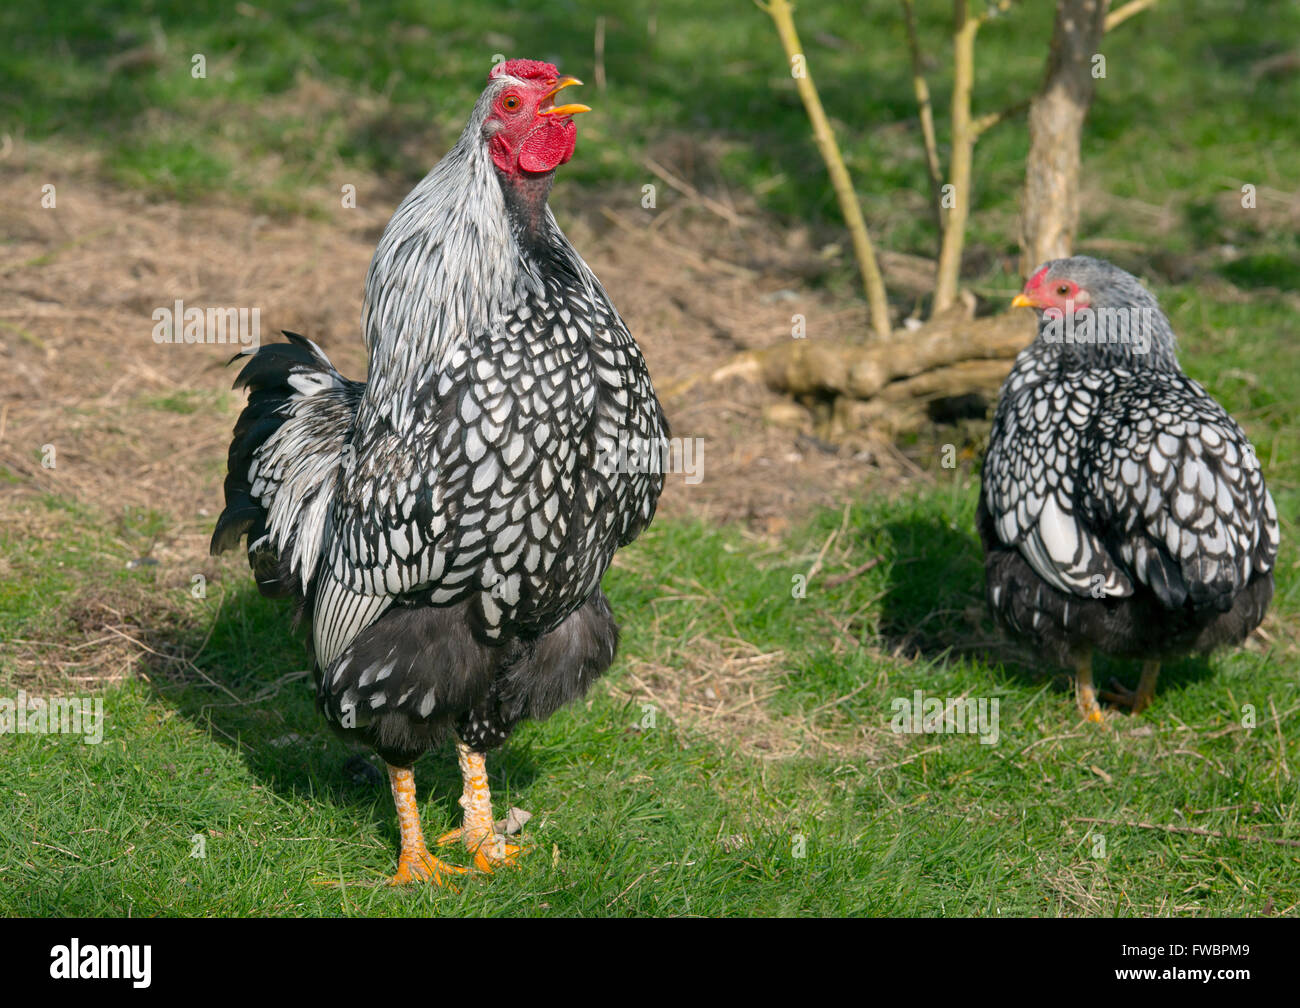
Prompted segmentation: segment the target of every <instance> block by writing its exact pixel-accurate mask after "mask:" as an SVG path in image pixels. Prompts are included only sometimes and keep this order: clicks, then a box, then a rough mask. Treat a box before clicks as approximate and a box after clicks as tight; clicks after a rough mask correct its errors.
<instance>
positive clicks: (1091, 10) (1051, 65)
mask: <svg viewBox="0 0 1300 1008" xmlns="http://www.w3.org/2000/svg"><path fill="white" fill-rule="evenodd" d="M1109 6H1110V0H1057V4H1056V25H1055V27H1054V28H1053V29H1052V48H1051V52H1050V53H1049V54H1048V57H1047V76H1046V79H1045V80H1044V81H1043V86H1042V89H1041V90H1040V91H1039V92H1038V95H1037V96H1036V97H1035V98H1034V101H1033V103H1032V104H1031V105H1030V106H1029V158H1028V160H1027V162H1026V165H1025V193H1024V199H1023V201H1022V203H1021V214H1020V272H1021V274H1022V275H1023V276H1029V274H1030V273H1032V272H1033V270H1034V267H1036V266H1038V265H1039V264H1040V263H1043V262H1045V261H1047V260H1048V259H1058V258H1061V257H1062V256H1068V255H1069V254H1070V251H1071V249H1072V248H1073V246H1074V233H1075V230H1076V228H1077V227H1078V224H1079V141H1080V134H1081V133H1082V130H1083V120H1084V118H1085V117H1086V116H1087V115H1088V106H1090V105H1091V104H1092V95H1093V88H1094V84H1095V81H1094V78H1093V76H1092V74H1093V56H1094V55H1095V54H1096V53H1097V51H1098V50H1099V49H1100V47H1101V38H1102V35H1103V34H1104V32H1105V30H1106V11H1107V8H1108V7H1109Z"/></svg>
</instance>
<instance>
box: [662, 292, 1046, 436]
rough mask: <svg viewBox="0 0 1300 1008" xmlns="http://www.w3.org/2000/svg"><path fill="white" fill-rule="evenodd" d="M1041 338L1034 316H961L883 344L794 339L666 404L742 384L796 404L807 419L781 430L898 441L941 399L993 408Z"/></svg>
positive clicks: (748, 356) (674, 391)
mask: <svg viewBox="0 0 1300 1008" xmlns="http://www.w3.org/2000/svg"><path fill="white" fill-rule="evenodd" d="M1033 338H1034V316H1033V313H1032V312H1028V311H1013V312H1009V313H1007V314H1004V315H992V316H986V317H983V318H970V317H969V316H968V315H967V314H966V313H964V312H959V311H954V312H950V313H948V314H946V315H944V316H943V317H941V318H938V319H935V320H933V321H931V322H929V323H927V324H926V325H924V326H922V327H921V328H919V329H916V330H911V331H909V330H898V331H895V332H894V334H893V335H892V336H891V337H890V338H889V339H888V340H884V341H881V342H875V343H867V344H850V343H843V342H829V341H820V340H791V341H789V342H787V343H781V344H777V345H775V346H770V347H763V348H761V349H757V350H747V351H745V352H744V353H741V354H739V355H737V356H736V357H734V358H732V359H731V360H730V361H728V362H727V363H726V364H724V365H723V366H722V367H719V368H717V369H715V370H714V371H712V372H711V373H706V374H702V375H699V376H696V377H693V378H691V379H688V380H687V381H686V382H683V383H679V384H678V385H677V386H676V387H674V388H669V389H665V398H672V397H674V396H676V395H680V394H682V393H683V392H685V391H686V390H687V389H688V388H690V387H691V386H693V385H695V384H697V383H699V382H700V381H707V382H710V383H715V382H722V381H726V380H728V379H732V378H739V379H741V380H744V381H748V382H753V383H756V384H761V385H764V386H765V387H767V388H768V389H770V390H771V391H773V392H776V393H778V394H780V395H783V396H788V397H790V398H791V399H793V400H794V401H795V402H796V403H797V404H799V406H800V407H802V409H803V410H804V411H806V412H805V414H800V413H799V411H798V410H797V409H793V410H792V409H774V410H768V411H766V413H767V415H768V416H769V417H770V418H771V419H772V420H773V421H774V422H777V423H781V424H783V425H794V426H799V427H804V428H806V427H809V426H811V427H812V428H813V429H815V430H816V431H817V433H818V434H819V436H821V437H824V438H826V439H828V440H844V439H845V438H846V437H851V436H855V435H859V434H862V433H864V432H869V433H870V434H871V435H872V436H875V437H891V438H892V437H896V436H897V435H898V434H900V433H903V432H905V431H908V430H914V429H916V428H918V427H920V426H923V425H924V424H925V423H927V422H928V421H929V420H930V416H931V406H932V405H933V404H934V403H936V402H938V401H940V400H958V399H961V398H962V397H966V396H975V395H977V396H980V397H982V399H983V400H985V401H990V402H991V401H992V400H993V399H994V398H995V397H996V395H997V391H998V388H999V386H1000V385H1001V384H1002V381H1003V380H1004V379H1005V378H1006V376H1007V373H1008V372H1009V371H1010V370H1011V364H1012V361H1013V359H1014V358H1015V355H1016V354H1017V353H1019V352H1020V351H1021V350H1022V349H1024V347H1026V346H1028V345H1029V343H1030V341H1031V340H1032V339H1033Z"/></svg>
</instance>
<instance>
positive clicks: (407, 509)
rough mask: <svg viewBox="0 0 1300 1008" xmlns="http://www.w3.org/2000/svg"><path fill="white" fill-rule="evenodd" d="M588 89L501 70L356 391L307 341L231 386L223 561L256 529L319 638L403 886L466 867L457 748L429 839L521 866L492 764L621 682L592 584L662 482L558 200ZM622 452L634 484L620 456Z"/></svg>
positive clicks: (424, 220)
mask: <svg viewBox="0 0 1300 1008" xmlns="http://www.w3.org/2000/svg"><path fill="white" fill-rule="evenodd" d="M580 83H581V81H579V80H578V79H577V78H575V77H567V76H561V75H560V74H559V73H558V71H557V70H556V68H555V67H554V66H553V65H551V64H549V63H541V62H537V61H533V60H510V61H507V62H504V63H500V64H498V65H497V66H495V67H494V68H493V70H492V72H491V73H490V74H489V76H488V84H487V88H486V89H485V90H484V91H483V93H482V95H481V96H480V97H479V99H478V102H477V103H476V104H475V106H474V111H473V113H472V114H471V115H470V118H469V122H468V124H467V125H466V127H465V130H464V132H463V133H462V134H461V136H460V139H459V140H458V141H457V143H456V144H455V146H454V147H453V148H452V149H451V151H449V152H448V153H447V155H446V156H445V157H444V158H443V159H442V160H441V161H440V162H438V164H437V165H436V166H435V167H434V168H433V170H432V171H431V172H429V174H428V175H427V176H426V177H425V178H424V180H423V181H421V182H420V183H419V184H418V185H417V186H416V187H415V189H414V190H413V191H412V192H411V193H410V195H408V196H407V197H406V199H405V200H404V201H403V202H402V204H401V205H400V206H399V207H398V208H397V211H396V213H394V215H393V217H392V220H390V221H389V223H388V226H387V228H386V229H385V230H384V233H383V236H382V238H381V239H380V241H379V245H378V248H377V249H376V251H375V255H374V259H373V260H372V261H371V264H370V270H369V273H368V275H367V277H366V288H365V301H364V307H363V309H362V318H361V323H362V330H363V334H364V338H365V341H366V347H367V350H368V353H369V362H370V364H369V379H368V381H367V382H365V383H361V382H355V381H349V380H348V379H346V378H344V377H343V376H342V375H340V374H339V373H338V372H337V371H336V370H335V369H334V367H333V366H332V365H331V364H330V362H329V360H328V359H327V358H326V356H325V354H324V353H322V352H321V350H320V348H319V347H317V346H316V345H315V344H314V343H312V342H311V341H310V340H307V339H304V338H303V337H301V336H298V335H295V334H292V333H286V334H285V335H286V336H287V337H288V338H289V342H288V343H275V344H269V345H267V346H264V347H262V348H261V349H260V350H258V351H257V352H256V353H255V354H253V355H252V357H251V358H250V359H248V360H247V363H246V364H245V365H244V368H243V370H242V371H241V373H240V375H239V377H238V379H237V380H236V382H235V384H236V387H241V386H242V387H244V388H246V389H247V390H248V392H249V397H248V404H247V406H246V407H245V409H244V411H243V413H242V414H241V415H240V417H239V420H238V423H237V424H236V427H235V431H234V439H233V442H232V444H231V446H230V454H229V471H228V475H227V477H226V483H225V499H226V508H225V511H224V512H223V513H222V515H221V517H220V519H219V520H218V522H217V526H216V531H215V533H214V534H213V537H212V550H213V552H214V553H217V552H220V551H222V550H225V549H228V548H231V547H233V546H235V545H236V544H237V543H238V542H239V540H240V538H241V537H242V536H245V535H246V536H247V540H248V559H249V564H250V566H251V567H252V569H253V573H254V576H255V578H256V581H257V584H258V587H259V588H260V589H261V591H262V592H263V594H265V595H268V596H273V597H291V598H295V599H296V600H297V601H298V603H299V606H300V613H301V615H302V618H303V619H304V620H305V621H307V623H308V625H309V626H310V627H311V637H312V645H313V651H314V657H315V669H314V675H315V681H316V696H317V706H318V708H319V709H320V711H321V712H322V713H323V715H324V716H325V718H326V720H327V721H328V722H329V723H330V725H331V726H332V727H334V728H335V729H336V730H337V731H339V732H341V733H342V734H344V735H345V736H347V737H350V738H352V739H356V740H359V741H361V742H363V743H365V744H367V745H369V746H370V747H372V748H373V749H374V750H375V751H377V752H378V753H379V755H380V757H381V758H382V759H383V760H384V761H385V763H386V764H387V765H388V776H389V781H390V784H391V787H392V793H393V801H394V804H395V805H396V808H397V815H398V819H399V824H400V835H401V855H400V857H399V860H398V868H397V872H396V874H395V875H393V877H392V879H391V880H390V881H391V882H392V883H393V884H401V883H407V882H414V881H430V882H433V883H435V884H439V885H441V884H443V880H444V876H447V875H457V874H464V873H465V872H466V871H468V870H469V869H467V868H463V867H458V866H456V865H453V864H450V863H448V862H445V861H443V860H441V859H440V858H437V857H435V856H434V855H433V854H432V853H431V852H430V850H429V848H428V846H427V845H426V842H425V839H424V833H423V830H422V828H421V824H420V817H419V811H418V806H417V804H416V795H415V780H414V775H413V772H412V765H413V763H414V762H415V760H416V759H417V758H418V757H419V756H420V755H421V754H423V753H424V752H426V751H428V750H430V749H432V748H434V747H436V746H438V745H440V744H441V743H442V742H443V741H444V739H447V738H448V737H450V736H453V735H454V737H455V740H456V751H457V755H458V758H459V763H460V769H461V774H462V778H463V782H464V790H463V795H462V797H461V799H460V804H461V805H462V806H463V808H464V818H463V826H462V828H461V829H459V830H456V831H454V832H452V833H449V834H447V835H446V836H444V837H442V838H440V840H439V844H445V843H451V842H456V841H460V842H462V843H463V844H464V845H465V846H466V847H467V848H468V849H469V851H470V852H471V853H472V855H473V863H474V866H475V867H476V868H478V869H479V870H480V871H484V872H491V871H492V869H493V868H494V867H496V866H500V865H513V864H515V863H517V859H518V857H519V855H520V853H521V848H520V847H519V846H517V845H515V844H511V843H507V842H506V839H505V837H504V836H502V835H501V834H499V833H498V831H497V830H496V828H495V826H494V820H493V815H492V802H491V794H490V792H489V788H488V778H487V772H486V769H485V761H484V754H485V753H487V752H488V751H490V750H492V749H494V748H496V747H499V746H500V745H502V743H504V742H505V741H506V739H508V738H509V737H510V734H511V732H512V731H513V730H514V729H515V727H516V726H517V725H518V724H519V723H520V722H521V721H523V720H525V719H541V718H545V717H547V716H548V715H550V714H551V713H552V712H554V711H555V710H556V709H558V708H559V707H560V706H562V705H563V704H565V703H568V702H569V701H572V700H574V699H575V698H577V697H580V696H582V695H583V694H584V693H585V692H586V690H587V689H588V687H590V686H591V684H592V682H593V681H594V680H595V679H596V678H598V677H599V676H600V675H601V674H602V673H604V672H605V670H606V669H608V668H609V666H610V663H611V662H612V661H613V658H614V652H615V648H616V646H617V643H618V627H617V624H616V623H615V621H614V618H613V615H612V614H611V612H610V606H609V602H608V600H607V599H606V597H605V595H604V594H603V593H602V592H601V588H600V583H601V578H602V577H603V575H604V573H605V571H606V570H607V569H608V567H609V565H610V561H611V560H612V558H613V555H614V552H615V551H616V550H617V549H618V548H619V547H620V546H626V545H627V544H628V543H630V542H632V540H633V539H635V538H636V537H637V535H638V534H639V533H640V532H641V531H642V530H643V529H645V528H646V526H647V525H649V523H650V521H651V519H652V518H653V516H654V513H655V507H656V504H657V501H658V498H659V494H660V492H661V490H662V488H663V466H662V454H661V447H662V445H663V444H664V443H665V441H666V438H667V426H666V423H665V420H664V416H663V411H662V409H661V408H660V405H659V402H658V399H657V398H656V397H655V393H654V389H653V387H652V385H651V382H650V377H649V374H648V372H647V370H646V365H645V361H644V360H643V358H642V355H641V351H640V349H639V348H638V347H637V345H636V343H635V342H634V341H633V339H632V337H631V335H630V334H629V333H628V330H627V327H626V326H625V325H624V324H623V321H622V319H621V318H619V315H618V312H617V311H616V310H615V309H614V306H613V304H612V303H611V302H610V299H609V297H608V295H607V294H606V293H605V291H604V289H603V288H602V287H601V285H600V282H599V281H598V280H597V279H596V277H595V275H594V274H593V273H592V271H591V270H590V268H588V266H587V264H586V263H585V262H584V261H583V259H582V257H581V256H580V255H579V254H578V253H577V252H576V251H575V250H574V248H573V246H572V245H570V244H569V242H568V240H567V239H566V238H565V236H564V234H563V233H562V232H561V231H560V228H559V226H558V225H557V223H556V221H555V218H554V216H553V215H552V213H551V211H550V209H549V207H548V206H547V198H548V196H549V193H550V189H551V184H552V182H553V180H554V176H555V170H556V168H558V167H559V166H560V165H562V164H564V163H565V162H567V161H568V160H569V159H570V157H571V156H572V154H573V149H574V142H575V138H576V127H575V125H574V122H573V116H575V115H577V114H578V113H582V112H587V111H590V110H589V108H588V107H587V106H586V105H580V104H556V96H557V95H558V94H559V92H560V91H561V90H563V89H564V88H567V87H569V86H571V85H575V84H580ZM628 445H632V446H634V447H635V448H637V449H638V451H637V452H636V455H635V457H636V458H637V459H638V465H636V466H628V465H619V464H617V462H616V461H615V460H616V459H618V458H626V457H627V454H626V451H625V450H624V451H620V446H621V447H622V448H623V449H626V447H627V446H628ZM629 469H631V470H633V471H628V470H629Z"/></svg>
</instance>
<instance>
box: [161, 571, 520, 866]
mask: <svg viewBox="0 0 1300 1008" xmlns="http://www.w3.org/2000/svg"><path fill="white" fill-rule="evenodd" d="M292 623H293V620H292V615H291V609H290V606H289V605H287V604H285V603H280V602H276V601H273V600H270V599H265V598H262V597H261V595H259V594H258V592H257V590H256V588H255V587H254V586H252V585H251V584H244V585H238V586H236V587H235V588H234V589H233V590H231V591H228V592H227V594H226V596H225V598H224V599H223V601H222V604H221V605H220V606H219V607H218V608H217V611H216V618H215V621H213V622H212V623H210V624H201V625H193V626H186V627H176V626H174V625H167V626H158V627H155V628H154V631H155V632H153V633H151V634H149V636H148V638H147V639H146V643H147V644H148V645H149V647H151V648H152V649H153V650H154V651H155V652H157V653H158V655H161V656H168V657H155V658H153V667H152V668H151V670H150V674H149V681H150V685H151V687H152V689H153V691H154V693H155V694H156V695H157V697H158V698H159V699H160V700H161V701H162V702H163V703H165V704H166V705H167V706H169V707H171V708H173V709H174V710H176V711H177V712H178V713H179V714H181V715H182V716H183V717H185V718H187V719H188V720H189V721H191V722H192V723H193V724H195V725H197V726H198V727H199V728H201V729H203V730H204V731H206V732H207V733H208V734H209V736H210V737H211V738H212V739H213V740H214V741H216V742H218V743H220V744H222V745H226V746H228V747H230V748H232V749H235V750H237V751H238V753H239V755H240V757H241V759H243V761H244V763H245V764H246V765H247V766H248V768H249V770H250V771H251V772H252V773H253V774H254V776H256V777H257V779H258V780H259V781H261V782H263V783H264V784H265V785H266V786H268V787H270V788H271V789H273V790H274V791H275V792H276V793H277V794H278V795H281V796H283V797H285V798H287V799H293V800H299V801H303V800H305V801H325V802H329V803H331V804H333V805H335V806H337V807H340V808H349V809H352V810H355V812H356V813H357V814H358V815H365V816H369V817H370V818H372V819H373V820H374V821H375V822H376V823H378V824H380V825H381V826H382V827H383V828H384V829H385V830H386V831H387V834H388V835H389V839H390V840H391V842H392V843H393V844H394V849H396V846H395V845H396V844H397V840H398V837H397V826H396V819H395V818H394V815H393V809H392V802H391V800H390V799H389V794H388V780H387V775H386V774H385V772H384V769H383V766H384V764H383V762H382V761H381V760H380V759H379V757H378V756H376V755H374V754H373V753H372V751H371V750H370V749H369V748H367V747H366V746H363V745H361V744H359V743H352V742H350V741H348V740H346V739H343V738H340V737H339V736H338V735H336V734H334V732H333V731H332V730H331V729H330V728H329V727H328V725H327V724H326V722H325V719H324V718H323V717H322V716H321V715H320V714H318V713H317V711H316V699H315V685H314V683H313V680H312V676H311V663H310V659H309V656H308V651H307V647H306V644H305V641H304V640H303V634H302V632H301V631H294V630H293V627H292ZM173 656H174V657H173ZM488 768H489V772H490V774H491V778H492V783H493V787H494V790H497V791H499V792H500V796H501V797H504V796H505V795H506V793H507V791H508V792H510V793H514V792H516V791H518V790H520V789H521V788H525V787H527V786H528V784H530V783H531V782H532V781H533V780H534V779H535V778H536V777H537V767H536V763H535V762H534V760H533V756H532V751H531V747H530V746H529V744H528V743H527V742H526V741H523V740H519V741H515V740H512V741H511V742H508V743H507V744H506V745H505V747H503V748H502V749H501V750H498V751H497V752H496V753H493V754H492V755H491V756H490V757H489V762H488ZM415 776H416V787H417V789H418V794H419V799H420V805H421V808H425V807H426V805H427V804H428V803H429V802H431V801H432V802H434V803H436V804H437V805H439V806H441V807H442V808H443V809H444V812H445V816H446V818H447V819H448V820H449V821H453V822H458V821H459V816H460V810H459V808H458V807H457V804H456V802H457V799H458V798H459V797H460V794H461V779H460V772H459V769H458V768H457V764H456V760H455V756H454V753H453V751H452V748H451V743H450V742H447V743H445V744H444V745H443V746H442V747H440V748H438V749H435V750H433V751H431V752H430V753H429V754H428V758H422V759H421V760H419V762H418V763H417V764H416V768H415ZM503 785H504V786H503ZM497 804H500V802H499V801H498V802H497ZM498 811H502V812H504V809H499V810H498ZM426 830H427V831H428V832H430V833H431V832H432V830H433V823H432V820H430V818H429V817H428V816H427V815H426Z"/></svg>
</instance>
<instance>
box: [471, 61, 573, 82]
mask: <svg viewBox="0 0 1300 1008" xmlns="http://www.w3.org/2000/svg"><path fill="white" fill-rule="evenodd" d="M502 76H508V77H518V78H520V79H521V80H555V79H556V78H557V77H559V76H560V71H559V70H557V69H556V68H555V64H554V63H543V62H542V61H541V60H528V59H512V60H506V61H505V62H504V63H498V64H497V65H496V66H494V67H493V68H492V70H491V72H489V73H488V80H492V79H493V78H495V77H502Z"/></svg>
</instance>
